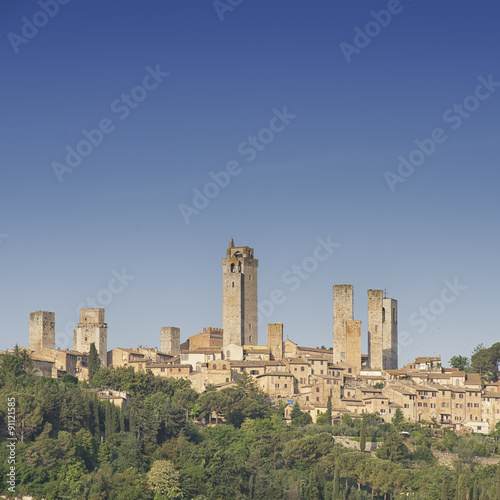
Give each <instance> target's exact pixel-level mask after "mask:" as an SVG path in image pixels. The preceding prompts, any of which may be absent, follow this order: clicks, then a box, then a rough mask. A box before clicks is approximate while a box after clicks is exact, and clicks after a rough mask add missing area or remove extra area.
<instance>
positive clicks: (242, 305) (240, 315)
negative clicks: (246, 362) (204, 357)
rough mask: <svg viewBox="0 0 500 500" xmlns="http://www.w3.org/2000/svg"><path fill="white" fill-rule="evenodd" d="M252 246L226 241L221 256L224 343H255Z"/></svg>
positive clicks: (254, 292)
mask: <svg viewBox="0 0 500 500" xmlns="http://www.w3.org/2000/svg"><path fill="white" fill-rule="evenodd" d="M258 265H259V261H258V260H256V259H254V256H253V248H249V247H235V246H234V242H233V239H232V238H231V241H230V243H229V248H228V249H227V252H226V258H225V259H222V329H223V331H224V345H228V344H236V345H255V344H257V343H258V327H257V323H258V313H257V267H258Z"/></svg>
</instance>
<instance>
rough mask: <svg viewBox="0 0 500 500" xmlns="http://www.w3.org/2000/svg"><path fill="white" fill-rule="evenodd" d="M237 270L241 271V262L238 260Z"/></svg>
mask: <svg viewBox="0 0 500 500" xmlns="http://www.w3.org/2000/svg"><path fill="white" fill-rule="evenodd" d="M238 272H239V273H241V262H238Z"/></svg>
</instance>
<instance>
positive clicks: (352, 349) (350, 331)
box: [345, 319, 361, 375]
mask: <svg viewBox="0 0 500 500" xmlns="http://www.w3.org/2000/svg"><path fill="white" fill-rule="evenodd" d="M345 333H346V345H347V349H346V357H345V362H346V363H347V364H348V365H351V366H354V367H355V369H356V375H358V374H359V372H360V371H361V321H357V320H350V319H348V320H347V321H346V329H345Z"/></svg>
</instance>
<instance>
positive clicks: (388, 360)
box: [382, 297, 398, 370]
mask: <svg viewBox="0 0 500 500" xmlns="http://www.w3.org/2000/svg"><path fill="white" fill-rule="evenodd" d="M382 306H383V309H382V337H383V341H382V342H383V354H382V356H383V368H384V370H397V369H398V301H397V300H394V299H389V298H387V297H384V299H383V300H382Z"/></svg>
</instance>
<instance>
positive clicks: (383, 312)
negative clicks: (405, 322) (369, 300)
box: [382, 307, 385, 323]
mask: <svg viewBox="0 0 500 500" xmlns="http://www.w3.org/2000/svg"><path fill="white" fill-rule="evenodd" d="M382 323H385V307H382Z"/></svg>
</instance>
